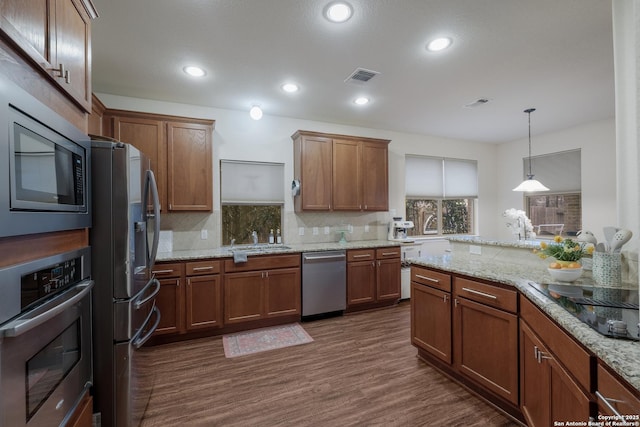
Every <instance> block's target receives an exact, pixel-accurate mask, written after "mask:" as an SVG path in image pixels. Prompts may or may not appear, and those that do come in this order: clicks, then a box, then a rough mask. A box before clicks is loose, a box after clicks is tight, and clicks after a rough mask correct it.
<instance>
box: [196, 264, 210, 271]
mask: <svg viewBox="0 0 640 427" xmlns="http://www.w3.org/2000/svg"><path fill="white" fill-rule="evenodd" d="M206 270H213V266H211V265H210V266H208V267H193V271H206Z"/></svg>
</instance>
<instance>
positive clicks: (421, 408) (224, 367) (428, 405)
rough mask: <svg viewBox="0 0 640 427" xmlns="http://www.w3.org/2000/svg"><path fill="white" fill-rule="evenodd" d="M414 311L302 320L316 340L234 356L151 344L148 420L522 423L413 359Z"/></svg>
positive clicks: (211, 341)
mask: <svg viewBox="0 0 640 427" xmlns="http://www.w3.org/2000/svg"><path fill="white" fill-rule="evenodd" d="M409 314H410V313H409V304H408V303H406V302H405V303H401V304H399V305H398V306H395V307H392V308H388V309H383V310H378V311H371V312H366V313H358V314H354V315H346V316H343V317H336V318H331V319H324V320H316V321H312V322H304V323H302V325H303V326H304V328H305V329H306V331H307V332H308V333H309V334H310V335H311V336H312V337H313V339H314V342H312V343H309V344H303V345H299V346H295V347H288V348H283V349H279V350H272V351H268V352H263V353H258V354H253V355H248V356H243V357H237V358H233V359H226V358H225V356H224V349H223V347H222V338H221V337H214V338H206V339H198V340H193V341H187V342H182V343H173V344H167V345H163V346H157V347H152V348H151V349H150V351H149V352H148V354H149V356H150V359H151V360H152V363H153V367H154V372H155V373H156V374H157V377H156V386H155V388H154V391H153V394H152V396H151V400H150V402H149V405H148V408H147V412H146V414H145V418H144V419H143V421H142V426H176V425H183V426H185V427H186V426H243V427H246V426H266V427H268V426H385V427H386V426H459V425H465V426H517V425H518V424H516V423H514V422H512V421H510V420H509V419H508V418H506V417H505V416H503V415H502V414H501V413H500V412H498V411H496V410H495V409H494V408H492V407H491V406H489V405H488V404H486V403H485V402H483V401H482V400H480V399H479V398H478V397H476V396H475V395H473V394H471V393H469V392H468V391H466V390H465V389H463V388H462V387H460V386H458V385H457V384H455V383H453V382H452V381H450V380H449V379H448V378H446V377H445V376H443V375H442V374H440V373H439V372H437V371H436V370H435V369H433V368H431V367H430V366H429V365H427V364H425V363H424V362H422V361H420V360H419V359H418V358H417V357H416V354H417V351H416V349H415V348H414V347H413V346H412V345H411V344H410V324H409Z"/></svg>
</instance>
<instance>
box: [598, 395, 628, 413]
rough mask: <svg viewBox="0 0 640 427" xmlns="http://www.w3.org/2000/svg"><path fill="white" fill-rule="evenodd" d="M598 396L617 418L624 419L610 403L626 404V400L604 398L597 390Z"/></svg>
mask: <svg viewBox="0 0 640 427" xmlns="http://www.w3.org/2000/svg"><path fill="white" fill-rule="evenodd" d="M596 396H598V399H599V400H601V401H602V403H604V406H606V407H607V408H608V409H609V410H610V411H611V412H613V414H614V415H615V416H616V417H620V419H623V418H622V415H620V412H618V411H616V408H614V407H613V405H612V404H611V403H609V402H617V403H625V402H624V400H617V399H612V398H610V397H604V396H603V395H602V393H600V392H599V391H597V390H596Z"/></svg>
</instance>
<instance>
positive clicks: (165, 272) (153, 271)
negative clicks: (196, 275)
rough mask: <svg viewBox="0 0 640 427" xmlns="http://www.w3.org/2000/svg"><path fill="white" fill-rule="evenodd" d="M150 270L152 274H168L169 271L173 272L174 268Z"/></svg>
mask: <svg viewBox="0 0 640 427" xmlns="http://www.w3.org/2000/svg"><path fill="white" fill-rule="evenodd" d="M151 272H152V273H153V274H169V273H173V272H174V270H152V271H151Z"/></svg>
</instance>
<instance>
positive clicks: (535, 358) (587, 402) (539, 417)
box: [520, 296, 594, 426]
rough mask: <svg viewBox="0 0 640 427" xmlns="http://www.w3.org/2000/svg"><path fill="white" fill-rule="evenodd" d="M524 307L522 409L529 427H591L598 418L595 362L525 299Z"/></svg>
mask: <svg viewBox="0 0 640 427" xmlns="http://www.w3.org/2000/svg"><path fill="white" fill-rule="evenodd" d="M520 306H521V319H520V409H521V411H522V414H523V416H524V418H525V419H526V421H527V424H528V425H529V426H548V425H554V421H558V422H560V421H562V422H564V421H567V420H572V421H582V422H587V421H588V420H589V417H590V416H593V415H594V410H593V406H594V405H593V402H592V401H591V397H590V396H591V388H592V381H591V371H592V368H593V365H594V359H593V357H592V356H591V355H589V354H588V353H587V352H586V350H584V349H583V348H581V346H580V345H579V344H578V343H576V342H575V341H573V340H572V339H571V337H569V336H568V335H567V334H566V333H565V332H564V331H562V330H561V329H560V328H559V327H558V326H556V325H555V324H554V323H553V322H552V321H551V319H549V318H548V317H546V315H544V314H543V313H542V312H541V311H540V310H539V309H538V308H537V307H535V306H534V305H533V304H532V303H531V302H530V301H528V300H527V299H526V298H524V297H522V296H521V297H520ZM569 367H570V368H569Z"/></svg>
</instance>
